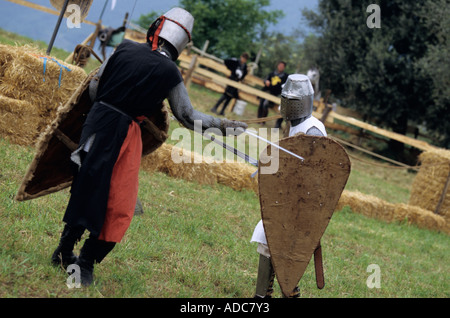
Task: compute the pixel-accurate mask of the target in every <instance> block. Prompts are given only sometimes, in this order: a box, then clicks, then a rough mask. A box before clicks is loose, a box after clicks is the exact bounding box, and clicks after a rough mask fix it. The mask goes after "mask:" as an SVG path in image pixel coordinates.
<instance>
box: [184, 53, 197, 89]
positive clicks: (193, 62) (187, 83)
mask: <svg viewBox="0 0 450 318" xmlns="http://www.w3.org/2000/svg"><path fill="white" fill-rule="evenodd" d="M197 59H198V55H197V54H195V55H194V56H193V57H192V59H191V63H190V64H189V69H188V71H187V73H186V76H185V78H184V85H185V86H186V89H188V90H189V87H190V86H191V82H192V75H193V74H194V71H195V68H196V67H197Z"/></svg>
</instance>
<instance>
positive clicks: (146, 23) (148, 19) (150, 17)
mask: <svg viewBox="0 0 450 318" xmlns="http://www.w3.org/2000/svg"><path fill="white" fill-rule="evenodd" d="M162 14H164V13H158V12H156V11H151V12H149V13H147V14H142V15H141V16H140V17H139V19H138V20H137V21H135V23H136V24H137V25H139V26H141V27H142V28H144V29H148V28H149V27H150V25H152V23H153V22H154V21H155V20H156V19H157V18H158V17H160V16H161V15H162Z"/></svg>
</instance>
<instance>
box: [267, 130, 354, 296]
mask: <svg viewBox="0 0 450 318" xmlns="http://www.w3.org/2000/svg"><path fill="white" fill-rule="evenodd" d="M279 145H280V146H281V147H284V148H286V149H287V150H289V151H292V152H293V153H295V154H297V155H299V156H302V157H303V158H304V161H301V160H299V159H298V158H295V157H294V156H292V155H289V154H288V153H286V152H284V151H276V149H275V147H271V146H268V147H267V148H266V149H265V150H264V151H263V153H262V154H261V156H260V169H259V172H258V176H259V199H260V204H261V215H262V220H263V225H264V230H265V233H266V238H267V243H268V246H269V250H270V254H271V257H272V264H273V266H274V270H275V273H276V276H277V280H278V283H279V284H280V287H281V290H282V292H283V294H285V295H289V293H290V292H292V290H293V289H294V288H295V287H296V286H297V284H298V282H299V281H300V279H301V277H302V276H303V273H304V272H305V270H306V267H307V265H308V263H309V261H310V259H311V256H312V255H313V253H314V250H315V249H316V248H317V247H318V245H319V241H320V239H321V237H322V235H323V234H324V232H325V230H326V228H327V226H328V223H329V221H330V219H331V217H332V215H333V212H334V210H335V208H336V206H337V203H338V201H339V198H340V196H341V194H342V191H343V190H344V187H345V185H346V183H347V179H348V176H349V174H350V169H351V163H350V159H349V157H348V155H347V153H346V151H345V149H344V148H343V147H342V146H341V145H340V144H338V143H337V142H335V141H334V140H332V139H330V138H327V137H315V136H308V135H304V134H301V135H295V136H292V137H288V138H284V139H281V140H280V142H279ZM272 151H273V153H272ZM277 160H278V162H276V161H277ZM269 166H272V167H276V168H277V169H272V171H270V170H271V169H268V167H269Z"/></svg>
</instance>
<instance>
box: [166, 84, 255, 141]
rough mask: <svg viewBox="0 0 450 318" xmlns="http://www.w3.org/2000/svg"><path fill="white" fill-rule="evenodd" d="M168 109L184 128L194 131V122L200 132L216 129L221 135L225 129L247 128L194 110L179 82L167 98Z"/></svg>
mask: <svg viewBox="0 0 450 318" xmlns="http://www.w3.org/2000/svg"><path fill="white" fill-rule="evenodd" d="M167 99H168V101H169V105H170V108H171V109H172V112H173V114H174V116H175V118H176V119H177V120H178V121H179V122H180V123H181V124H182V125H183V126H184V127H186V128H189V129H192V130H194V121H197V120H199V121H201V127H202V131H205V130H206V129H208V128H218V129H220V131H221V132H222V134H224V135H225V134H226V128H238V127H242V128H243V129H246V128H247V124H245V123H241V122H238V121H234V120H228V119H220V118H217V117H214V116H210V115H206V114H204V113H202V112H199V111H197V110H195V109H194V108H193V107H192V104H191V101H190V99H189V95H188V92H187V90H186V86H184V83H183V82H181V83H179V84H178V85H177V86H175V87H174V88H173V89H172V90H171V91H170V92H169V96H168V97H167Z"/></svg>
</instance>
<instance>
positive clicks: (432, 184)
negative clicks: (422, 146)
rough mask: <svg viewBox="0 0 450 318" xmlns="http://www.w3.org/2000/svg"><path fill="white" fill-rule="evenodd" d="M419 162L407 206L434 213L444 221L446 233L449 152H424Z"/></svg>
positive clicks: (449, 205) (449, 207)
mask: <svg viewBox="0 0 450 318" xmlns="http://www.w3.org/2000/svg"><path fill="white" fill-rule="evenodd" d="M419 160H420V162H421V167H420V171H419V173H418V174H417V176H416V178H415V179H414V182H413V185H412V190H411V197H410V200H409V204H411V205H414V206H418V207H421V208H423V209H426V210H429V211H433V212H436V213H437V215H439V216H441V217H442V218H444V219H445V220H446V231H447V232H450V185H449V183H450V180H449V178H450V151H449V150H445V149H436V150H430V151H426V152H423V153H422V154H421V155H420V156H419ZM446 185H447V188H446ZM444 192H445V193H444Z"/></svg>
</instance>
